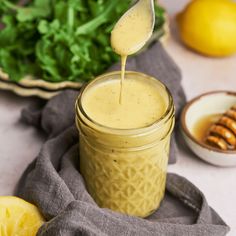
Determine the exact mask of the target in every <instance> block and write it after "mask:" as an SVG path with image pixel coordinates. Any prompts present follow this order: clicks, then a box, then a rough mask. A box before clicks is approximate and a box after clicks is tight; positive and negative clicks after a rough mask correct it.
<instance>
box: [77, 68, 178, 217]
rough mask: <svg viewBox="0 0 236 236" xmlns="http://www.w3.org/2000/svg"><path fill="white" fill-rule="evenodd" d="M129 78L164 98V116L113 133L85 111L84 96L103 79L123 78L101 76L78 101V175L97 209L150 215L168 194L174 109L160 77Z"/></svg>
mask: <svg viewBox="0 0 236 236" xmlns="http://www.w3.org/2000/svg"><path fill="white" fill-rule="evenodd" d="M131 77H133V78H135V79H140V80H145V82H147V83H152V84H153V86H156V88H157V92H158V93H160V94H161V96H162V97H163V98H164V100H165V104H166V109H165V113H164V115H163V116H162V117H161V118H160V119H158V120H157V121H156V122H155V123H153V124H152V125H150V126H148V127H143V128H137V129H113V128H109V127H106V126H103V125H100V124H98V123H96V121H94V120H92V119H91V118H90V117H89V116H88V115H87V114H86V112H85V110H84V108H83V94H85V93H86V91H88V90H89V89H90V88H92V87H93V86H96V85H99V84H102V83H103V82H105V81H108V80H118V79H120V72H112V73H107V74H104V75H101V76H99V77H97V78H96V79H95V80H93V81H92V82H90V83H89V84H87V85H86V86H85V87H84V88H83V89H82V91H81V93H80V96H79V97H78V99H77V102H76V125H77V128H78V130H79V136H80V138H79V143H80V173H81V174H82V176H83V178H84V180H85V183H86V187H87V190H88V192H89V193H90V195H91V196H92V197H93V199H94V200H95V202H96V203H97V204H98V206H100V207H102V208H110V209H112V210H114V211H118V212H122V213H125V214H128V215H132V216H139V217H146V216H148V215H150V214H152V213H153V212H154V211H155V210H156V209H157V208H158V207H159V205H160V202H161V200H162V199H163V196H164V192H165V183H166V172H167V164H168V157H169V144H170V136H171V132H172V130H173V127H174V105H173V99H172V97H171V94H170V92H169V91H168V89H167V88H166V87H165V85H163V84H162V83H161V82H160V81H158V80H157V79H155V78H152V77H150V76H148V75H145V74H141V73H137V72H131V71H127V72H126V77H125V79H126V80H128V79H129V78H131Z"/></svg>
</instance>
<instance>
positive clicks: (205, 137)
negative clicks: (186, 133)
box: [193, 106, 236, 151]
mask: <svg viewBox="0 0 236 236" xmlns="http://www.w3.org/2000/svg"><path fill="white" fill-rule="evenodd" d="M193 135H194V136H195V138H196V139H197V140H198V141H199V142H203V143H205V144H207V145H210V146H212V147H215V148H218V149H220V150H224V151H227V150H235V149H236V106H233V107H231V108H230V109H229V110H227V111H226V112H225V113H223V114H211V115H207V116H204V117H202V118H200V119H199V120H198V121H197V122H196V124H195V125H194V127H193Z"/></svg>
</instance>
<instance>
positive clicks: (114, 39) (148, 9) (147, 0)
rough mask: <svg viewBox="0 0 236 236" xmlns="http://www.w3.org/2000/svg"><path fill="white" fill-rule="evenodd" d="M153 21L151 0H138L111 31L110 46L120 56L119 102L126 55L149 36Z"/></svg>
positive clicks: (135, 49)
mask: <svg viewBox="0 0 236 236" xmlns="http://www.w3.org/2000/svg"><path fill="white" fill-rule="evenodd" d="M154 23H155V13H154V3H153V0H139V1H138V2H137V3H136V4H135V5H134V6H133V7H132V8H130V9H129V10H128V11H127V12H126V13H125V14H124V15H123V16H122V17H121V18H120V20H119V21H118V22H117V23H116V25H115V27H114V29H113V30H112V32H111V46H112V48H113V50H114V51H115V52H116V53H117V54H119V55H120V56H121V81H120V97H119V103H120V104H121V103H122V93H123V83H124V77H125V65H126V59H127V56H129V55H131V54H134V53H136V52H138V51H139V50H140V49H141V48H142V47H143V46H144V45H145V43H146V42H147V41H148V39H149V38H150V37H151V35H152V32H153V28H154Z"/></svg>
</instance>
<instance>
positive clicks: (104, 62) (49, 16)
mask: <svg viewBox="0 0 236 236" xmlns="http://www.w3.org/2000/svg"><path fill="white" fill-rule="evenodd" d="M22 2H23V5H22ZM132 2H133V1H132V0H126V1H119V0H112V1H110V0H31V1H22V0H21V1H10V0H0V67H1V68H2V69H3V70H4V71H5V72H6V73H8V74H9V76H10V78H11V80H14V81H19V80H20V79H21V78H23V77H24V76H25V75H28V74H31V75H34V76H35V77H40V78H42V79H44V80H47V81H51V82H60V81H64V80H70V81H81V82H83V81H88V80H90V79H93V78H94V77H95V76H96V75H98V74H101V73H102V72H104V71H105V70H106V69H107V68H108V67H109V66H110V65H111V64H113V63H114V62H115V61H117V60H118V56H117V55H116V54H115V53H114V52H113V51H112V49H111V46H110V32H111V30H112V28H113V26H114V24H115V22H116V21H117V20H118V19H119V18H120V16H121V15H122V14H123V13H124V12H125V11H126V10H127V9H128V8H129V7H130V4H131V3H132ZM155 12H156V25H155V30H160V29H162V26H163V24H164V21H165V19H164V10H163V9H162V8H161V7H160V6H157V5H156V6H155Z"/></svg>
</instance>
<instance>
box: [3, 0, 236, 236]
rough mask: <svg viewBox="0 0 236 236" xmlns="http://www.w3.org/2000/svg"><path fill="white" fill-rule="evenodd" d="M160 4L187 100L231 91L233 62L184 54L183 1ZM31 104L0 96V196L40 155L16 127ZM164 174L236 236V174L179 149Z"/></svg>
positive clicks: (27, 130) (235, 75)
mask: <svg viewBox="0 0 236 236" xmlns="http://www.w3.org/2000/svg"><path fill="white" fill-rule="evenodd" d="M160 2H161V3H162V5H164V6H166V8H167V10H168V12H169V14H170V24H171V34H172V36H171V37H170V38H169V40H168V41H167V42H166V45H165V47H166V50H167V51H168V52H169V54H170V55H171V56H172V57H173V58H174V60H175V61H176V63H177V64H178V65H179V66H180V68H181V70H182V75H183V86H184V88H185V91H186V94H187V97H188V99H191V98H193V97H194V96H196V95H199V94H200V93H203V92H206V91H210V90H216V89H221V90H222V89H225V90H226V89H229V90H236V57H230V58H224V59H215V58H207V57H203V56H201V55H198V54H196V53H194V52H192V51H189V50H188V49H186V48H185V47H184V46H182V44H181V43H180V42H179V40H178V36H177V30H176V25H175V20H174V15H175V14H176V12H178V11H180V10H181V9H182V8H183V7H184V5H185V4H186V2H187V1H186V0H178V1H173V0H162V1H160ZM36 100H37V99H28V98H20V97H18V96H16V95H13V94H12V93H8V92H3V91H0V195H11V194H12V193H13V191H14V188H15V185H16V183H17V181H18V179H19V177H20V175H21V174H22V172H23V171H24V169H25V168H26V166H27V165H28V164H29V163H30V162H31V161H32V160H33V159H34V158H35V157H36V155H37V153H38V152H39V149H40V145H41V143H42V141H43V137H42V136H40V135H39V133H38V132H37V130H35V129H34V128H31V127H28V126H25V125H23V124H21V123H20V122H19V117H20V111H21V109H22V108H23V107H26V106H28V105H29V104H30V103H33V102H35V101H36ZM169 171H170V172H175V173H178V174H180V175H183V176H185V177H187V178H188V179H189V180H190V181H192V182H193V183H194V184H195V185H197V186H198V187H199V188H200V189H201V190H202V191H203V193H204V194H205V195H206V198H207V200H208V202H209V204H210V205H211V206H212V207H213V208H214V209H215V210H216V211H217V212H218V213H219V214H220V215H221V216H222V218H223V219H224V220H225V221H226V222H227V223H228V224H229V225H230V227H231V232H230V233H229V234H228V235H229V236H235V235H236V168H218V167H214V166H211V165H208V164H206V163H204V162H203V161H201V160H199V159H198V158H197V157H196V156H195V155H194V154H192V153H191V152H190V151H189V150H188V149H187V148H183V149H182V150H181V151H180V153H179V154H178V162H177V164H175V165H172V166H170V167H169Z"/></svg>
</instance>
